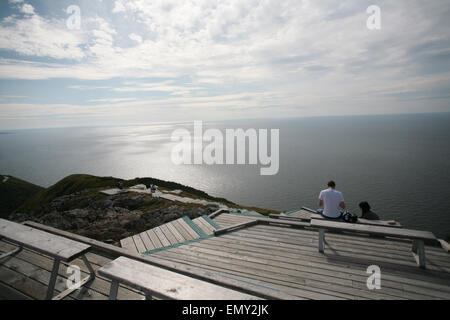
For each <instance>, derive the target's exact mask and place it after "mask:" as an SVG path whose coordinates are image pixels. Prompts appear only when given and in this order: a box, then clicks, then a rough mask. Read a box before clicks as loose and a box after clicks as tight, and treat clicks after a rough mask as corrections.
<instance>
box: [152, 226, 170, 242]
mask: <svg viewBox="0 0 450 320" xmlns="http://www.w3.org/2000/svg"><path fill="white" fill-rule="evenodd" d="M153 230H154V231H155V233H156V235H157V236H158V239H159V240H160V241H161V243H162V246H163V247H168V246H170V242H169V240H167V238H166V236H165V235H164V232H162V230H161V229H160V228H159V227H156V228H153Z"/></svg>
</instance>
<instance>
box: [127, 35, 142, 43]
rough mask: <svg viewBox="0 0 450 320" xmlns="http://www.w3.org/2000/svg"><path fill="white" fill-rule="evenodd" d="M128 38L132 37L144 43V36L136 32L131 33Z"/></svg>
mask: <svg viewBox="0 0 450 320" xmlns="http://www.w3.org/2000/svg"><path fill="white" fill-rule="evenodd" d="M128 38H130V39H131V40H134V41H136V42H139V43H142V37H141V36H139V35H137V34H136V33H131V34H129V35H128Z"/></svg>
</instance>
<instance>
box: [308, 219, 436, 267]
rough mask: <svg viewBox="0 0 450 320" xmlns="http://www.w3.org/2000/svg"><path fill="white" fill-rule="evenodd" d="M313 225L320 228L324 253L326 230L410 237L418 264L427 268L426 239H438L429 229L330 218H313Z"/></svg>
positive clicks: (320, 248)
mask: <svg viewBox="0 0 450 320" xmlns="http://www.w3.org/2000/svg"><path fill="white" fill-rule="evenodd" d="M311 227H314V228H318V229H319V252H321V253H324V242H325V230H335V231H348V232H357V233H367V234H370V235H377V236H384V237H393V238H401V239H410V240H412V241H413V246H412V252H413V255H414V258H415V259H416V262H417V264H418V265H419V267H421V268H425V244H424V241H425V240H434V241H437V239H436V237H435V236H434V234H433V233H431V232H429V231H419V230H408V229H398V228H389V227H379V226H368V225H361V224H353V223H346V222H335V221H328V220H316V219H313V220H311Z"/></svg>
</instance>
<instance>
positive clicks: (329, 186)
mask: <svg viewBox="0 0 450 320" xmlns="http://www.w3.org/2000/svg"><path fill="white" fill-rule="evenodd" d="M328 188H333V189H334V188H336V183H335V182H334V181H333V180H331V181H328Z"/></svg>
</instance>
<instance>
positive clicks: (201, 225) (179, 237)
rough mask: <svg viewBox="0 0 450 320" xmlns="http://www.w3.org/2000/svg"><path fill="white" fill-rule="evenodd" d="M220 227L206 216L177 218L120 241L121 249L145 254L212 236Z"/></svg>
mask: <svg viewBox="0 0 450 320" xmlns="http://www.w3.org/2000/svg"><path fill="white" fill-rule="evenodd" d="M219 228H220V226H218V225H215V224H214V222H212V221H211V220H210V219H209V218H208V217H207V216H202V217H198V218H196V219H194V220H191V219H189V218H188V217H183V218H179V219H177V220H174V221H171V222H169V223H166V224H163V225H161V226H159V227H156V228H153V229H150V230H147V231H145V232H142V233H140V234H137V235H134V236H132V237H128V238H125V239H122V240H120V244H121V246H122V248H126V249H128V250H130V251H131V252H139V253H143V252H147V251H151V250H155V249H160V248H164V247H169V246H173V245H176V244H180V243H184V242H187V241H192V240H196V239H200V238H201V237H205V236H208V235H212V234H213V233H214V230H217V229H219Z"/></svg>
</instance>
